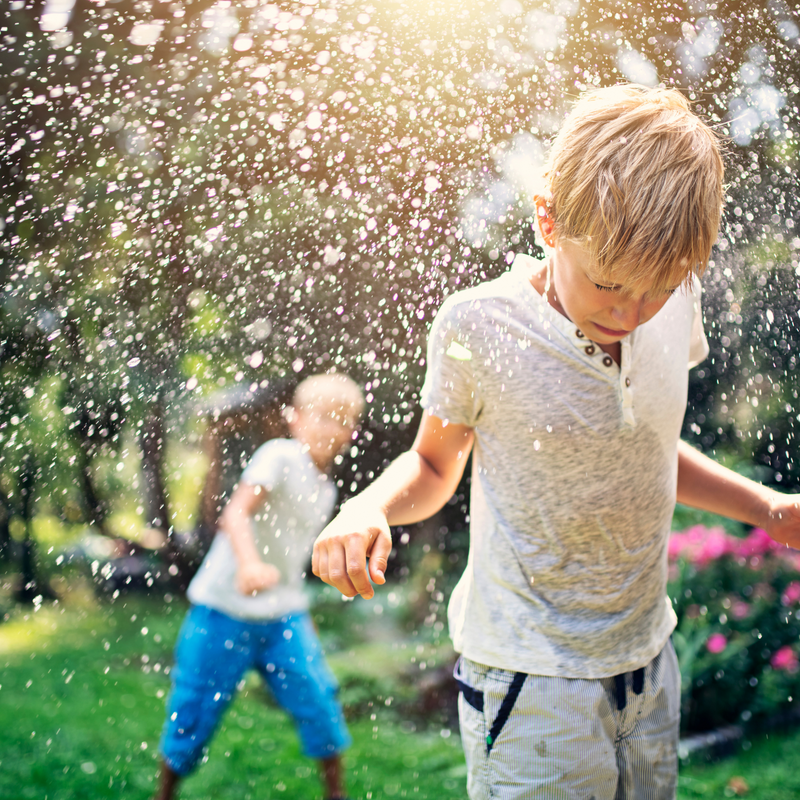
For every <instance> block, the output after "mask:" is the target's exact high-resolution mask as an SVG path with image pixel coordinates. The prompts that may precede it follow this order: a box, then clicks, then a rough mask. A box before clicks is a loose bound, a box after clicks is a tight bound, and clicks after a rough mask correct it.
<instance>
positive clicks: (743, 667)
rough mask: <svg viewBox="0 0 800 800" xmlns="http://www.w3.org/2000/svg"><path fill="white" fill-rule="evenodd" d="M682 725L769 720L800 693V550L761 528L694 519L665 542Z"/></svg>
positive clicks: (695, 727)
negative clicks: (730, 529)
mask: <svg viewBox="0 0 800 800" xmlns="http://www.w3.org/2000/svg"><path fill="white" fill-rule="evenodd" d="M668 557H669V562H670V563H669V570H670V572H669V577H670V581H669V587H668V591H669V595H670V597H671V598H672V603H673V606H674V608H675V612H676V614H677V616H678V625H677V628H676V630H675V632H674V634H673V642H674V644H675V650H676V652H677V654H678V661H679V663H680V669H681V681H682V691H681V705H682V728H683V731H684V732H695V731H702V730H708V729H709V728H713V727H716V726H719V725H723V724H730V723H734V722H742V721H744V722H748V721H751V720H752V721H753V722H754V723H758V722H763V721H764V719H765V718H766V717H769V716H772V715H774V714H776V713H777V712H781V711H788V710H791V709H792V708H793V707H794V705H796V704H797V702H796V701H795V699H794V698H796V697H798V698H800V661H799V660H798V655H799V654H800V620H798V609H799V608H800V553H798V552H797V551H795V550H789V549H788V548H786V547H783V546H781V545H779V544H777V543H776V542H774V541H773V540H772V539H770V537H769V536H768V535H767V533H766V532H765V531H763V530H760V529H755V530H753V531H752V532H751V533H750V534H749V535H748V536H746V537H744V538H741V537H736V536H732V535H731V534H729V533H727V532H726V531H724V530H723V529H722V528H708V527H705V526H702V525H696V526H694V527H692V528H689V529H688V530H686V531H682V532H677V533H674V534H673V535H672V537H671V538H670V542H669V551H668Z"/></svg>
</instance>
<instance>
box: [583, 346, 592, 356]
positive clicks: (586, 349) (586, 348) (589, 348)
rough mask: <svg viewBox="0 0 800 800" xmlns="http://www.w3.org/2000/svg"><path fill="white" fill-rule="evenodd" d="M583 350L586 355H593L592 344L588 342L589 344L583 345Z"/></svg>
mask: <svg viewBox="0 0 800 800" xmlns="http://www.w3.org/2000/svg"><path fill="white" fill-rule="evenodd" d="M583 352H584V353H586V355H587V356H593V355H594V345H593V344H590V345H588V346H586V347H584V348H583Z"/></svg>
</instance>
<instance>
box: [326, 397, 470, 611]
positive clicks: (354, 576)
mask: <svg viewBox="0 0 800 800" xmlns="http://www.w3.org/2000/svg"><path fill="white" fill-rule="evenodd" d="M474 436H475V435H474V432H473V430H472V428H470V427H468V426H466V425H453V424H445V423H444V422H443V421H442V420H441V419H439V418H438V417H434V416H432V415H430V414H428V413H425V414H424V415H423V417H422V422H421V423H420V427H419V431H418V432H417V437H416V439H415V441H414V444H413V445H412V447H411V450H409V451H408V452H406V453H403V454H402V455H401V456H400V457H399V458H397V459H395V461H393V462H392V464H390V465H389V467H388V468H387V469H386V471H385V472H384V473H383V474H382V475H381V476H380V477H379V478H378V479H377V480H376V481H375V482H374V483H372V484H371V485H370V486H369V487H368V488H367V489H365V490H364V491H363V492H362V493H361V494H359V495H357V496H356V497H354V498H352V499H351V500H349V501H348V502H347V503H345V504H344V505H343V506H342V509H341V512H340V513H339V515H338V516H337V517H336V518H335V519H334V520H333V521H332V522H331V523H330V525H328V527H327V528H325V530H324V531H322V533H321V534H320V535H319V538H318V539H317V542H316V544H315V545H314V553H313V556H312V559H311V568H312V570H313V572H314V574H315V575H317V576H318V577H320V578H322V580H323V581H325V583H329V584H330V585H331V586H334V587H336V588H337V589H338V590H339V591H340V592H341V593H342V594H344V595H346V596H347V597H355V595H357V594H360V595H361V596H362V597H364V598H370V597H372V596H373V595H374V594H375V592H374V590H373V588H372V584H371V583H370V578H372V580H373V581H374V582H375V583H379V584H381V583H384V581H385V578H384V572H385V570H386V564H387V560H388V558H389V553H390V552H391V550H392V538H391V534H390V532H389V526H390V525H408V524H411V523H413V522H419V521H420V520H423V519H427V518H428V517H430V516H431V515H432V514H435V513H436V512H437V511H438V510H439V509H440V508H441V507H442V506H443V505H444V504H445V503H446V502H447V501H448V499H449V498H450V497H451V495H452V494H453V492H454V491H455V489H456V487H457V486H458V482H459V480H460V479H461V475H462V473H463V472H464V465H465V464H466V462H467V457H468V456H469V453H470V450H471V449H472V443H473V440H474ZM367 558H369V567H367Z"/></svg>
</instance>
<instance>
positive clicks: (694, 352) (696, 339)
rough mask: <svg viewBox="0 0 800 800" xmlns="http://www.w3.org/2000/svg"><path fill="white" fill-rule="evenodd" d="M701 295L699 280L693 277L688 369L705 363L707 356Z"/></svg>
mask: <svg viewBox="0 0 800 800" xmlns="http://www.w3.org/2000/svg"><path fill="white" fill-rule="evenodd" d="M702 294H703V289H702V287H701V285H700V279H699V278H698V277H697V276H695V277H694V280H693V281H692V296H693V298H694V303H693V306H692V334H691V341H690V344H689V369H691V368H692V367H696V366H697V365H698V364H700V363H701V362H702V361H705V360H706V357H707V356H708V341H707V340H706V334H705V331H704V330H703V305H702V302H701V298H702Z"/></svg>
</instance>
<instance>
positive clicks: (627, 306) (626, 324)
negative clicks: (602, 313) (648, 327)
mask: <svg viewBox="0 0 800 800" xmlns="http://www.w3.org/2000/svg"><path fill="white" fill-rule="evenodd" d="M643 308H644V297H631V298H628V299H625V300H621V301H620V302H619V303H617V304H616V305H615V306H614V308H613V309H612V311H611V316H612V317H613V318H614V321H615V322H618V323H619V327H620V328H621V329H624V330H626V331H632V330H634V329H635V328H637V327H638V326H639V325H640V324H641V321H642V310H643Z"/></svg>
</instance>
